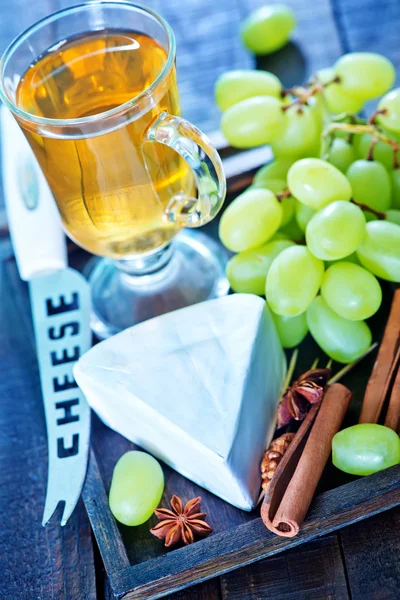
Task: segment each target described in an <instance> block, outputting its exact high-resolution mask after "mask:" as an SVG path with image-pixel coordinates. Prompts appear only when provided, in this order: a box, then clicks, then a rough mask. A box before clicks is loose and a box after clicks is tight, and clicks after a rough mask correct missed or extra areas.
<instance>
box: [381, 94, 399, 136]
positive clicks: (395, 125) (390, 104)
mask: <svg viewBox="0 0 400 600" xmlns="http://www.w3.org/2000/svg"><path fill="white" fill-rule="evenodd" d="M378 110H381V111H384V114H381V115H379V116H378V122H379V123H380V124H381V125H382V126H383V127H384V128H385V129H388V130H389V131H394V132H395V133H400V88H396V89H395V90H392V91H391V92H389V93H388V94H386V96H383V98H382V99H381V101H380V102H379V104H378Z"/></svg>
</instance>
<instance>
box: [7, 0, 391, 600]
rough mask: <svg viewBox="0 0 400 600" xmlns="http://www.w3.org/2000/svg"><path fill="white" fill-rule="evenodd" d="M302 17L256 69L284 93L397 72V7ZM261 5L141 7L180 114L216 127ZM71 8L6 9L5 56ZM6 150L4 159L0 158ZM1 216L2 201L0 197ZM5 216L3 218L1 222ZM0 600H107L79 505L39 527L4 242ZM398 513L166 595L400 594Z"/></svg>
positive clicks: (35, 429) (18, 291)
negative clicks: (344, 60) (163, 54)
mask: <svg viewBox="0 0 400 600" xmlns="http://www.w3.org/2000/svg"><path fill="white" fill-rule="evenodd" d="M287 2H288V4H290V5H292V6H293V8H294V10H295V12H296V15H297V19H298V27H297V30H296V33H295V35H294V41H293V43H292V44H289V45H288V46H287V47H286V48H285V49H283V50H282V51H280V52H278V53H277V54H275V55H273V56H271V57H269V58H268V59H263V60H262V61H260V65H259V66H261V67H263V68H267V69H269V70H272V71H274V72H275V73H276V74H278V75H279V76H280V77H281V78H282V80H283V82H284V84H285V85H292V84H295V83H301V82H302V81H304V79H305V78H306V77H307V76H308V75H309V74H310V73H312V72H313V71H315V70H316V69H318V68H320V67H324V66H329V65H330V64H331V63H332V62H334V60H335V59H336V58H337V57H338V56H339V55H340V54H342V53H343V52H348V51H356V50H370V51H377V52H382V53H384V54H386V56H388V57H389V58H390V59H391V60H392V61H393V62H394V64H395V65H396V67H397V70H398V72H399V71H400V44H399V30H400V3H399V1H398V0H331V1H330V0H314V1H310V0H287ZM263 3H264V2H263V0H219V1H216V0H187V1H186V2H182V1H181V0H148V1H147V2H146V4H148V5H149V6H151V7H152V8H153V9H155V10H157V11H158V12H160V13H161V14H163V15H164V16H165V17H166V18H167V19H168V20H169V21H170V23H171V25H172V27H173V28H174V30H175V33H176V37H177V42H178V71H179V79H180V90H181V98H182V108H183V113H184V115H185V116H186V117H187V118H189V119H191V120H192V121H193V122H194V123H196V124H197V125H199V126H200V127H202V128H203V129H204V130H205V131H207V132H210V131H213V130H215V129H217V127H218V119H219V115H218V111H217V109H216V107H215V106H214V103H213V84H214V81H215V79H216V77H217V76H218V75H219V74H220V73H222V72H224V71H225V70H227V69H230V68H238V67H248V66H252V65H254V60H253V58H252V57H251V56H249V55H248V54H247V53H246V52H245V51H244V50H243V48H242V47H241V44H240V42H239V39H238V27H239V23H240V21H241V19H242V18H243V17H244V16H245V15H246V14H247V13H248V12H249V11H250V10H251V9H252V8H254V7H256V6H259V5H261V4H263ZM68 4H70V2H69V1H65V0H40V2H32V1H31V0H14V1H13V2H12V1H11V0H2V1H1V3H0V50H1V51H3V49H4V48H5V46H6V45H7V44H8V43H9V42H10V41H11V39H12V38H13V37H14V36H15V35H16V34H17V33H19V31H21V29H23V28H25V27H26V26H28V25H29V24H31V23H33V22H34V21H36V20H37V19H39V18H41V17H42V16H44V15H45V14H47V13H49V12H52V11H54V10H57V9H58V8H60V7H63V6H66V5H68ZM3 151H4V149H3ZM0 207H1V199H0ZM0 216H1V213H0ZM0 402H1V404H0V406H1V408H0V476H1V484H0V511H1V516H2V524H1V528H0V556H1V571H0V600H95V599H96V598H97V599H100V598H104V594H105V595H107V590H106V591H105V592H104V577H103V572H102V567H101V560H100V558H99V556H98V553H97V549H96V546H95V543H94V542H93V540H92V537H91V532H90V527H89V524H88V521H87V517H86V514H85V511H84V508H83V506H82V505H81V504H80V505H79V506H78V509H77V510H76V511H75V513H74V516H73V518H72V519H70V521H69V523H68V524H67V526H66V527H65V528H63V529H60V527H59V526H58V525H56V524H54V523H52V524H50V525H49V526H47V527H46V528H42V527H41V524H40V522H41V516H42V509H43V502H44V496H45V485H46V476H47V449H46V436H45V425H44V418H43V411H42V405H41V396H40V385H39V378H38V372H37V366H36V358H35V353H34V346H33V338H32V330H31V324H30V315H29V305H28V298H27V291H26V287H24V286H21V283H20V282H19V279H18V274H17V272H16V268H15V263H14V260H13V258H12V251H11V248H10V243H9V240H8V239H7V238H6V236H3V239H0ZM112 435H114V434H112V433H111V432H110V433H108V430H106V428H105V427H104V426H102V425H101V424H100V423H99V422H96V423H95V427H94V446H95V449H96V451H97V452H98V454H99V455H100V456H101V457H102V460H103V461H104V463H107V461H108V463H110V464H112V463H113V462H115V460H116V459H117V458H118V456H113V443H112V441H113V438H112ZM399 553H400V509H395V510H392V511H390V512H387V513H384V514H382V515H379V516H377V517H374V518H371V519H369V520H367V521H364V522H361V523H359V524H356V525H353V526H351V527H348V528H347V529H344V530H342V531H340V532H339V533H335V534H332V535H329V536H327V537H324V538H321V539H318V540H316V541H314V542H311V543H309V544H307V545H304V546H301V547H299V548H298V549H295V550H292V551H289V552H286V553H284V554H282V555H279V556H278V557H276V558H272V559H268V560H266V561H262V562H259V563H257V564H255V565H252V566H250V567H247V568H243V569H240V570H238V571H236V572H233V573H230V574H228V575H226V576H224V577H221V578H220V579H219V580H213V581H211V582H208V583H205V584H202V585H200V586H197V587H196V588H192V589H190V590H187V591H184V592H181V593H179V594H175V595H174V596H171V600H178V599H180V600H195V599H196V600H222V599H223V600H226V599H229V600H250V599H251V600H267V599H271V600H272V599H276V600H283V599H289V598H290V600H300V599H301V600H302V599H307V600H311V599H315V598H321V599H322V598H340V599H342V598H343V599H345V598H357V599H360V600H361V599H362V600H365V599H367V600H368V599H371V600H375V599H376V600H386V599H391V598H399V596H400V591H399V590H400V561H399V558H398V557H399Z"/></svg>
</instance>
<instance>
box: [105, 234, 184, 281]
mask: <svg viewBox="0 0 400 600" xmlns="http://www.w3.org/2000/svg"><path fill="white" fill-rule="evenodd" d="M173 251H174V246H173V242H170V243H169V244H167V246H164V247H163V248H161V249H160V250H156V251H155V252H152V253H151V254H147V255H144V256H138V258H131V259H129V260H115V261H114V263H115V266H116V267H117V268H118V269H119V270H120V271H123V272H124V273H126V274H127V275H130V276H132V277H141V276H142V275H150V274H152V273H156V272H157V271H161V269H163V268H164V267H166V266H167V264H168V263H169V261H170V260H171V257H172V254H173Z"/></svg>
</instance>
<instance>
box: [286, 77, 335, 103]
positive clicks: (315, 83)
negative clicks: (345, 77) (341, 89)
mask: <svg viewBox="0 0 400 600" xmlns="http://www.w3.org/2000/svg"><path fill="white" fill-rule="evenodd" d="M339 82H340V77H334V78H333V79H331V80H330V81H326V82H325V83H323V82H322V81H321V80H320V79H319V78H318V76H317V75H316V74H315V75H314V76H313V78H312V79H311V81H309V82H308V83H306V84H304V86H295V87H292V88H287V89H284V90H282V93H281V95H282V98H284V97H285V96H287V95H288V94H290V95H291V96H296V100H293V102H290V103H289V104H286V105H285V106H283V107H282V110H283V112H285V111H287V110H289V108H291V107H292V106H296V105H298V104H307V102H308V100H309V99H310V98H311V97H312V96H315V95H316V94H320V93H321V92H322V91H323V90H324V88H326V87H328V85H331V84H332V83H339Z"/></svg>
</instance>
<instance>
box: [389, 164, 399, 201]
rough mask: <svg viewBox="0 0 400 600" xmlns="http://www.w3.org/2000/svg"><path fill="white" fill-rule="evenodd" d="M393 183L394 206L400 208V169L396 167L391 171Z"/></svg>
mask: <svg viewBox="0 0 400 600" xmlns="http://www.w3.org/2000/svg"><path fill="white" fill-rule="evenodd" d="M390 180H391V183H392V207H393V208H396V209H398V210H400V169H394V171H391V173H390Z"/></svg>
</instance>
